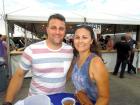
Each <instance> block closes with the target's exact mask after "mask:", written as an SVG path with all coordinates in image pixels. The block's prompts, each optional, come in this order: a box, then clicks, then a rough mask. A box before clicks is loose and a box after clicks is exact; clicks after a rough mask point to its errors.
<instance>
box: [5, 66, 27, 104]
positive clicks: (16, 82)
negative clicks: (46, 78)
mask: <svg viewBox="0 0 140 105" xmlns="http://www.w3.org/2000/svg"><path fill="white" fill-rule="evenodd" d="M24 74H25V71H24V70H22V69H21V68H18V69H17V70H16V72H15V74H14V75H13V77H12V79H11V80H10V83H9V86H8V89H7V93H6V97H5V102H10V103H12V102H13V100H14V98H15V96H16V94H17V93H18V91H19V90H20V88H21V86H22V82H23V79H24Z"/></svg>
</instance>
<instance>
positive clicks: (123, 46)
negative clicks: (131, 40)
mask: <svg viewBox="0 0 140 105" xmlns="http://www.w3.org/2000/svg"><path fill="white" fill-rule="evenodd" d="M114 49H116V50H117V61H116V65H115V68H114V72H113V75H117V74H118V71H119V67H120V64H121V72H120V78H123V77H124V72H125V67H126V64H127V62H128V59H129V54H130V46H129V44H128V43H127V42H126V38H125V36H122V37H121V41H119V42H117V43H115V45H114Z"/></svg>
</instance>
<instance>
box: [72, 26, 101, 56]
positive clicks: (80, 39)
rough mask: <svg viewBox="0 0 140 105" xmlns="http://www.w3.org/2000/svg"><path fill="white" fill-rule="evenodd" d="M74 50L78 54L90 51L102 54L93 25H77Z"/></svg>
mask: <svg viewBox="0 0 140 105" xmlns="http://www.w3.org/2000/svg"><path fill="white" fill-rule="evenodd" d="M74 51H75V52H76V54H77V53H79V52H86V51H90V52H94V53H96V54H97V55H100V54H99V51H98V46H97V42H96V39H95V35H94V32H93V29H92V27H90V26H88V25H80V26H77V27H76V29H75V31H74Z"/></svg>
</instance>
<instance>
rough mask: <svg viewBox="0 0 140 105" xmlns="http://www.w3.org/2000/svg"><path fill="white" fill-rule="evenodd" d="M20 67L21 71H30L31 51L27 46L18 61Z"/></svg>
mask: <svg viewBox="0 0 140 105" xmlns="http://www.w3.org/2000/svg"><path fill="white" fill-rule="evenodd" d="M19 65H20V67H21V68H22V69H23V70H26V71H27V70H30V69H31V67H32V50H31V46H28V47H27V48H26V49H25V50H24V52H23V54H22V56H21V60H20V63H19Z"/></svg>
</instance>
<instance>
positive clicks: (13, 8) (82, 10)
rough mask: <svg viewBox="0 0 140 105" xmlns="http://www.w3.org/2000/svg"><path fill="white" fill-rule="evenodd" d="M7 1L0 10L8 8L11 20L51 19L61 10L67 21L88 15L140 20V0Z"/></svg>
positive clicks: (93, 18) (125, 21) (110, 19)
mask: <svg viewBox="0 0 140 105" xmlns="http://www.w3.org/2000/svg"><path fill="white" fill-rule="evenodd" d="M3 1H4V3H0V4H1V6H0V13H1V14H3V13H4V12H3V10H4V11H5V14H7V18H8V20H23V21H47V19H48V17H49V16H50V15H51V14H53V13H61V14H63V15H64V16H65V17H66V20H67V22H84V18H86V21H87V22H93V23H109V24H135V25H137V24H140V12H139V10H140V6H139V4H140V0H22V1H20V0H3ZM0 2H2V0H1V1H0ZM2 4H4V6H3V5H2ZM3 7H4V8H3ZM0 19H1V18H0Z"/></svg>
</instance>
